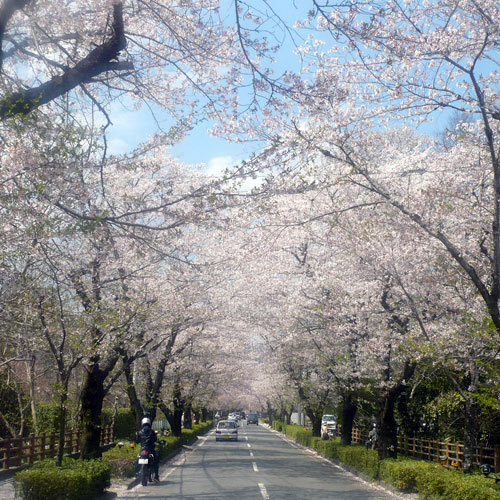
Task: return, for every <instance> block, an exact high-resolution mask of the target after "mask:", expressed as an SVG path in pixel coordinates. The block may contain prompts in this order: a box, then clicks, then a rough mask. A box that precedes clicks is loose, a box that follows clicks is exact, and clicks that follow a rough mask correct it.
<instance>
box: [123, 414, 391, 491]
mask: <svg viewBox="0 0 500 500" xmlns="http://www.w3.org/2000/svg"><path fill="white" fill-rule="evenodd" d="M199 443H200V444H199V445H198V446H194V447H193V449H192V451H188V452H187V453H185V454H184V456H183V457H182V459H180V460H179V461H178V462H176V463H174V465H173V466H171V467H169V468H168V469H167V470H165V471H164V472H163V473H162V474H161V482H160V484H159V485H148V486H146V487H143V486H141V485H139V486H137V487H135V488H134V489H132V490H130V491H123V490H122V491H120V492H117V493H118V496H117V497H115V498H128V499H131V498H136V499H139V498H140V499H158V500H159V499H162V500H168V499H171V500H174V499H175V500H236V499H237V500H329V499H335V500H389V499H392V500H394V499H395V498H401V497H398V496H396V495H393V494H392V493H389V492H386V491H384V490H382V489H380V488H375V487H372V486H371V485H369V484H367V483H365V482H364V481H361V480H359V479H358V478H356V477H355V476H353V475H351V474H349V473H346V472H344V471H343V470H342V469H340V468H338V467H336V466H334V465H332V464H330V463H329V462H328V461H326V460H324V459H322V458H321V457H318V456H317V455H315V454H313V453H308V452H307V451H305V450H304V449H302V448H301V447H298V446H294V445H293V444H291V443H290V442H287V441H284V440H283V439H282V438H281V437H280V436H279V435H277V433H274V432H273V431H270V430H268V429H266V428H264V427H262V426H258V427H257V426H254V425H252V426H246V425H244V424H243V425H242V426H241V427H240V429H239V441H238V442H217V443H216V442H215V437H214V434H213V432H212V433H210V434H209V435H208V436H207V437H205V438H202V440H201V441H200V442H199Z"/></svg>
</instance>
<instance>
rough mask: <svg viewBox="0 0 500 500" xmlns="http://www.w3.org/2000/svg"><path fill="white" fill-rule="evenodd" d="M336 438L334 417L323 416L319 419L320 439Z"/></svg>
mask: <svg viewBox="0 0 500 500" xmlns="http://www.w3.org/2000/svg"><path fill="white" fill-rule="evenodd" d="M336 436H337V420H336V418H335V416H334V415H323V417H322V419H321V439H323V440H326V439H331V438H334V437H336Z"/></svg>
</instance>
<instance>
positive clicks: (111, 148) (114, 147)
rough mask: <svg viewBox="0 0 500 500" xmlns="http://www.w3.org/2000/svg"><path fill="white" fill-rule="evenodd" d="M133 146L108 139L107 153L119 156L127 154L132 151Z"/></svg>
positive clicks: (121, 141) (121, 140) (119, 140)
mask: <svg viewBox="0 0 500 500" xmlns="http://www.w3.org/2000/svg"><path fill="white" fill-rule="evenodd" d="M133 147H134V145H133V144H129V143H128V142H126V141H124V140H123V139H110V140H108V153H110V154H112V155H120V154H123V153H128V152H129V151H130V150H131V149H133Z"/></svg>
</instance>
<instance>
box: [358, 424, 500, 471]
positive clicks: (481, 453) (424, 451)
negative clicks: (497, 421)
mask: <svg viewBox="0 0 500 500" xmlns="http://www.w3.org/2000/svg"><path fill="white" fill-rule="evenodd" d="M367 440H368V432H365V431H362V430H360V429H357V428H353V430H352V441H353V442H354V443H363V444H364V443H365V442H366V441H367ZM398 453H399V454H401V455H406V456H408V457H415V458H421V459H423V460H430V461H437V462H439V463H440V464H441V465H443V466H445V467H450V468H455V469H460V468H461V467H462V463H463V458H464V445H463V443H450V442H449V441H434V440H431V439H420V438H411V437H407V436H398ZM473 463H474V465H477V466H479V465H482V464H489V465H491V466H492V467H494V470H495V472H500V446H495V447H494V448H487V447H482V446H476V447H474V455H473Z"/></svg>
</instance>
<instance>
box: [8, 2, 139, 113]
mask: <svg viewBox="0 0 500 500" xmlns="http://www.w3.org/2000/svg"><path fill="white" fill-rule="evenodd" d="M25 1H26V0H25ZM8 3H12V0H11V2H8ZM14 3H16V2H14ZM0 30H1V25H0ZM0 34H1V31H0ZM125 46H126V39H125V31H124V26H123V6H122V3H121V2H117V3H114V4H113V24H112V34H111V36H110V37H109V39H108V40H106V41H105V42H103V43H102V44H101V45H98V46H97V47H96V48H95V49H93V50H92V51H91V52H90V53H89V54H88V55H87V57H85V58H84V59H82V60H81V61H80V62H79V63H77V64H76V65H75V66H73V67H71V68H67V69H66V70H65V71H64V72H63V74H62V75H57V76H54V77H53V78H51V79H50V80H49V81H47V82H45V83H43V84H42V85H39V86H38V87H32V88H29V89H26V90H20V91H18V92H14V93H13V94H11V95H10V96H7V97H4V98H3V99H1V100H0V121H2V120H5V119H6V118H8V117H12V116H15V115H21V116H25V115H28V114H29V113H30V112H31V111H33V110H34V109H36V108H38V107H39V106H41V105H43V104H47V103H48V102H50V101H52V100H54V99H56V98H57V97H60V96H61V95H63V94H65V93H66V92H68V91H70V90H72V89H74V88H75V87H77V86H78V85H81V84H82V83H88V82H90V81H91V80H92V78H94V77H95V76H97V75H99V74H101V73H104V72H107V71H123V70H130V69H132V68H133V64H132V63H131V62H129V61H117V59H118V56H119V54H120V52H121V51H122V50H123V49H124V48H125Z"/></svg>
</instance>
